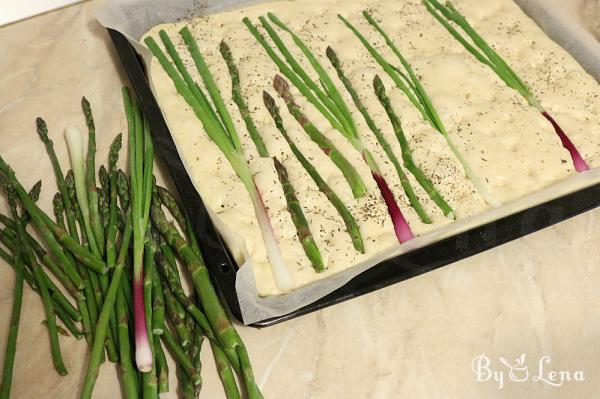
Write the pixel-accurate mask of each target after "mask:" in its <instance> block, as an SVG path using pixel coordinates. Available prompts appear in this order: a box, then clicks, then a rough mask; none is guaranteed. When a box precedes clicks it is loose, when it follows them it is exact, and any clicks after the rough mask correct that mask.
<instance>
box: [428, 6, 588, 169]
mask: <svg viewBox="0 0 600 399" xmlns="http://www.w3.org/2000/svg"><path fill="white" fill-rule="evenodd" d="M423 4H425V6H426V7H427V10H428V11H429V12H430V13H431V15H433V16H434V17H435V19H437V20H438V22H440V23H441V24H442V25H443V26H444V27H445V28H446V29H447V30H448V32H450V34H451V35H452V36H453V37H454V38H455V39H456V40H458V41H459V42H460V43H461V44H462V45H463V46H464V47H465V48H466V49H467V51H468V52H470V53H471V54H473V55H474V56H475V58H477V59H478V60H479V61H480V62H482V63H483V64H485V65H487V66H488V67H490V68H491V69H492V70H493V71H494V72H495V73H496V74H497V75H498V77H499V78H500V79H502V80H503V81H504V83H506V85H507V86H508V87H510V88H512V89H514V90H516V91H518V92H519V94H521V96H523V98H525V100H526V101H527V102H528V103H529V105H531V106H532V107H534V108H535V109H537V110H538V111H539V112H540V113H541V114H542V115H543V116H544V118H546V119H547V120H548V122H550V124H551V125H552V127H553V128H554V131H555V133H556V135H557V136H558V137H559V138H560V141H561V143H562V145H563V147H564V148H565V149H566V150H567V151H569V154H570V155H571V159H572V161H573V166H574V167H575V170H576V171H577V172H585V171H586V170H589V166H588V165H587V163H586V162H585V160H584V159H583V157H582V156H581V154H580V153H579V151H578V150H577V148H576V147H575V145H574V144H573V142H572V141H571V140H570V139H569V137H568V136H567V134H566V133H565V132H564V130H563V129H562V128H561V127H560V125H559V124H558V123H557V122H556V120H555V119H554V118H553V117H552V116H551V115H550V114H549V113H548V111H547V110H546V109H545V108H544V106H543V105H542V104H541V102H540V100H539V99H538V98H537V97H536V96H535V95H534V94H533V93H532V92H531V90H530V89H529V87H528V86H527V85H526V84H525V83H524V82H523V81H522V80H521V78H519V76H518V75H517V73H516V72H515V71H514V70H513V69H512V68H511V67H510V66H509V65H508V64H507V63H506V61H504V59H503V58H502V57H501V56H500V55H499V54H498V53H497V52H496V51H495V50H494V49H493V48H492V47H491V46H490V45H489V44H488V43H487V42H486V41H485V40H484V39H483V38H482V37H481V36H480V35H479V34H478V33H477V31H476V30H475V29H474V28H473V27H472V26H471V24H470V23H469V21H467V19H466V18H465V17H464V16H463V15H462V14H461V13H460V12H459V11H458V10H457V9H456V8H454V6H453V5H452V3H450V2H449V1H448V2H446V4H445V5H442V4H441V3H440V2H438V1H437V0H424V1H423ZM451 22H453V23H454V24H455V25H456V26H458V27H459V28H460V29H462V31H463V32H464V33H465V34H466V35H467V36H468V37H469V38H470V39H471V42H472V43H470V42H469V41H468V40H467V38H466V37H465V36H464V35H463V34H462V33H460V32H459V31H458V30H457V29H456V28H455V26H454V25H452V24H451Z"/></svg>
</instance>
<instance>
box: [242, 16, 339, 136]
mask: <svg viewBox="0 0 600 399" xmlns="http://www.w3.org/2000/svg"><path fill="white" fill-rule="evenodd" d="M242 22H243V23H244V25H246V28H248V30H249V31H250V33H251V34H252V36H254V37H255V38H256V40H257V41H258V42H259V43H260V45H261V46H262V47H263V48H264V49H265V51H266V52H267V54H268V55H269V57H270V58H271V59H272V60H273V62H274V63H275V64H276V65H277V67H278V68H279V71H280V72H281V73H282V74H284V75H285V77H286V78H288V79H289V80H290V81H291V82H292V83H293V84H294V86H296V87H297V88H298V90H300V92H301V93H302V95H304V97H306V98H307V100H308V101H309V102H310V103H311V104H313V105H314V106H315V107H316V108H317V109H318V110H319V112H321V114H322V115H323V116H325V118H326V119H327V120H328V121H329V123H331V126H333V127H334V128H335V129H337V130H339V131H342V130H344V127H343V126H342V124H341V123H340V121H339V120H338V119H337V118H336V116H335V115H334V114H333V113H332V112H331V111H330V110H329V109H328V108H327V107H326V106H325V105H323V103H322V102H321V101H319V99H318V98H317V97H316V96H315V95H314V94H313V92H312V91H311V89H309V87H308V86H307V85H306V83H305V82H304V81H303V80H302V79H301V78H300V77H299V76H298V75H297V73H296V72H294V71H293V70H292V69H290V67H289V66H287V64H286V63H285V62H284V61H283V60H282V59H281V58H280V57H279V56H278V55H277V54H276V53H275V51H274V50H273V48H271V46H270V45H269V43H267V41H266V40H265V38H264V37H263V35H262V34H261V33H260V32H259V31H258V29H257V28H256V27H255V26H254V25H252V22H250V20H249V19H248V18H244V19H243V20H242ZM309 80H310V79H309Z"/></svg>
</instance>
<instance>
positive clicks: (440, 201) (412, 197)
mask: <svg viewBox="0 0 600 399" xmlns="http://www.w3.org/2000/svg"><path fill="white" fill-rule="evenodd" d="M327 57H328V58H329V61H330V62H331V64H332V65H333V67H334V68H335V70H336V72H337V74H338V77H339V78H340V80H341V81H342V83H343V84H344V86H345V87H346V90H347V91H348V93H349V94H350V96H351V97H352V100H353V101H354V105H355V106H356V108H357V109H358V110H359V111H360V113H361V114H362V115H363V117H364V119H365V122H366V123H367V125H368V126H369V128H370V129H371V131H372V132H373V134H374V135H375V138H376V139H377V142H378V143H379V145H380V146H381V148H383V150H384V152H385V153H386V155H387V156H388V158H389V160H390V161H391V162H392V164H393V165H394V167H395V168H396V172H397V173H398V177H399V178H400V183H401V184H402V188H403V189H404V192H405V193H406V196H407V197H408V200H409V201H410V204H411V205H412V207H413V208H414V209H415V211H416V212H417V214H418V215H419V217H420V218H421V221H423V223H431V219H430V218H429V216H428V215H427V212H426V211H425V209H424V208H423V205H422V204H421V202H420V201H419V199H418V197H417V195H416V194H415V192H414V190H413V188H412V185H411V184H410V181H409V180H408V177H407V176H406V174H405V173H404V171H403V170H402V167H401V166H400V162H399V161H398V158H397V157H396V155H395V154H394V151H393V150H392V147H391V146H390V144H389V143H388V142H387V140H386V139H385V137H384V136H383V133H382V132H381V129H379V127H378V126H377V125H376V124H375V121H374V120H373V119H372V118H371V115H369V112H368V111H367V108H366V107H365V105H364V104H363V102H362V101H361V99H360V97H359V96H358V94H357V93H356V90H354V87H353V86H352V83H351V82H350V80H349V79H348V77H347V76H346V75H345V73H344V70H343V68H342V65H341V63H340V60H339V58H338V56H337V54H336V53H335V51H334V50H333V49H332V48H331V47H327ZM405 166H407V165H406V161H405ZM407 169H408V168H407ZM409 170H410V169H409ZM417 181H418V182H419V184H420V185H421V186H422V187H423V188H424V189H425V191H426V192H427V194H429V196H430V197H431V199H432V200H433V201H434V202H435V203H436V204H437V205H438V206H439V207H440V209H442V211H443V212H444V215H446V216H448V215H450V213H451V212H453V211H452V208H450V206H449V205H448V204H447V203H446V201H445V200H444V198H443V197H442V196H441V195H439V194H438V193H437V191H436V190H435V188H434V187H433V185H431V186H430V185H428V184H427V181H423V180H421V179H419V178H417Z"/></svg>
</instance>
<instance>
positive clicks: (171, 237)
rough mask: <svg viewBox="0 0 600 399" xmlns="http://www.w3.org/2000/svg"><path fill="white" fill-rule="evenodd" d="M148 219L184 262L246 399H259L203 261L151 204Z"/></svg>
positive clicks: (238, 341)
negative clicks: (241, 385)
mask: <svg viewBox="0 0 600 399" xmlns="http://www.w3.org/2000/svg"><path fill="white" fill-rule="evenodd" d="M151 215H152V221H153V222H154V224H155V226H156V228H157V229H158V230H159V231H160V232H161V234H162V235H163V236H164V237H165V240H166V241H167V242H168V243H169V245H171V246H172V247H173V248H175V249H176V250H177V252H178V253H179V254H180V256H181V257H182V258H183V259H184V262H185V264H186V267H187V269H188V271H189V273H190V276H191V278H192V282H193V285H194V288H195V289H196V293H197V294H198V297H199V299H200V302H201V304H202V307H203V309H204V310H205V312H206V318H207V319H208V322H209V323H210V326H211V328H212V330H213V332H214V334H215V335H216V336H217V337H218V340H219V342H220V343H221V344H222V345H223V349H224V351H225V352H226V353H228V357H229V358H230V360H231V359H233V360H237V362H235V363H236V364H234V368H235V367H236V366H237V367H239V369H240V370H241V371H242V375H241V376H240V377H242V379H243V381H244V385H245V387H246V391H247V393H248V397H249V398H250V399H253V398H261V397H262V395H261V393H260V390H259V389H258V386H257V384H256V381H255V380H254V376H253V372H252V366H251V365H250V363H249V360H248V353H247V350H246V347H245V345H244V343H243V342H242V340H241V338H240V336H239V335H238V333H237V331H236V330H235V328H234V327H233V325H232V324H231V321H230V320H229V318H228V317H227V314H226V313H225V310H224V309H223V307H222V305H221V303H220V301H219V297H218V295H217V294H216V292H215V290H214V288H213V286H212V283H211V281H210V275H209V274H208V269H207V268H206V265H205V264H204V260H203V259H202V257H201V256H198V255H197V254H196V253H195V252H194V251H193V250H192V248H191V247H190V246H189V245H188V244H187V242H186V241H185V240H184V239H183V238H182V237H181V236H180V235H179V233H178V232H177V229H176V228H175V227H174V226H173V225H172V224H169V223H168V221H167V219H166V217H165V214H164V212H163V211H162V209H160V206H159V205H158V204H156V203H153V206H152V210H151Z"/></svg>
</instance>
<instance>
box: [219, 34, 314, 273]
mask: <svg viewBox="0 0 600 399" xmlns="http://www.w3.org/2000/svg"><path fill="white" fill-rule="evenodd" d="M220 50H221V55H222V56H223V58H224V59H225V62H226V63H227V67H228V69H229V74H230V75H231V83H232V93H233V98H234V101H235V102H236V104H237V105H238V108H239V110H240V113H241V114H242V117H243V118H244V121H245V122H246V128H247V129H248V132H249V133H250V136H251V137H252V140H253V141H254V144H255V145H256V149H257V150H258V153H259V155H260V156H261V157H268V156H269V151H268V150H267V148H266V147H265V145H264V143H263V141H262V136H261V135H260V133H259V132H258V130H257V129H256V126H255V125H254V122H253V120H252V116H251V115H250V111H249V110H248V106H247V105H246V102H245V101H244V98H243V96H242V92H241V88H240V77H239V73H238V70H237V67H236V65H235V63H234V61H233V56H232V55H231V50H230V49H229V47H228V46H227V44H226V43H225V42H221V45H220ZM273 160H274V162H275V170H276V171H277V175H278V177H279V182H280V183H281V187H282V188H283V192H284V194H285V198H286V202H287V205H288V211H289V213H290V215H291V217H292V221H293V222H294V226H296V233H297V235H298V239H299V240H300V244H302V247H303V248H304V252H305V253H306V255H307V257H308V259H309V260H310V262H311V264H312V266H313V268H314V269H315V271H316V272H322V271H324V270H325V265H324V264H323V259H322V257H321V252H320V251H319V248H318V247H317V244H316V243H315V240H314V238H313V236H312V233H311V231H310V227H309V225H308V221H307V220H306V217H305V216H304V211H303V210H302V207H301V206H300V202H299V201H298V199H297V198H296V194H295V190H294V186H293V185H292V182H291V181H290V179H289V177H288V174H287V171H286V170H285V167H284V166H283V164H281V163H280V162H279V161H277V159H275V158H273Z"/></svg>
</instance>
